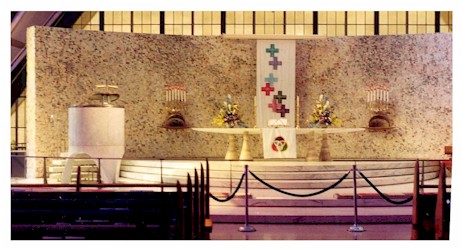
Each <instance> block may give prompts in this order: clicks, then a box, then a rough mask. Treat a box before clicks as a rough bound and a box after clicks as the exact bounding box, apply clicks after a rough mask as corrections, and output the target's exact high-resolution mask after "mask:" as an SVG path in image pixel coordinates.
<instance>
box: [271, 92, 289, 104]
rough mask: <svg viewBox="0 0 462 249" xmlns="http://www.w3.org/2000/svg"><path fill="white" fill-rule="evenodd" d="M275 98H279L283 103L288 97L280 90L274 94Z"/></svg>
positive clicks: (279, 101)
mask: <svg viewBox="0 0 462 249" xmlns="http://www.w3.org/2000/svg"><path fill="white" fill-rule="evenodd" d="M273 99H277V100H278V103H279V104H281V103H282V100H283V99H287V96H286V95H282V91H278V94H277V95H273Z"/></svg>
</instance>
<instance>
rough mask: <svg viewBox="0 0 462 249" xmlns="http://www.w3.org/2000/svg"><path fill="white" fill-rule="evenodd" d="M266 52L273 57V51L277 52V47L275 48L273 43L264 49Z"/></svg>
mask: <svg viewBox="0 0 462 249" xmlns="http://www.w3.org/2000/svg"><path fill="white" fill-rule="evenodd" d="M266 52H267V53H270V56H271V57H274V54H275V53H279V48H275V47H274V44H271V45H270V47H269V48H267V49H266Z"/></svg>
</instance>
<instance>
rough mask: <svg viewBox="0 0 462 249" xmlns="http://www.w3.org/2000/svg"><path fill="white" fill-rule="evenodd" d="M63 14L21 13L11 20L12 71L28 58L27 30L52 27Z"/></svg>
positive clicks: (46, 12)
mask: <svg viewBox="0 0 462 249" xmlns="http://www.w3.org/2000/svg"><path fill="white" fill-rule="evenodd" d="M61 14H62V12H55V11H20V12H13V13H12V19H11V71H13V70H14V68H15V67H16V66H17V65H18V64H19V62H21V60H22V59H24V57H25V56H26V29H27V28H28V27H30V26H52V25H53V24H54V23H55V22H56V21H57V20H58V18H60V16H61Z"/></svg>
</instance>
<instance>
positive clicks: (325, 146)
mask: <svg viewBox="0 0 462 249" xmlns="http://www.w3.org/2000/svg"><path fill="white" fill-rule="evenodd" d="M191 129H192V130H195V131H200V132H209V133H221V134H228V135H230V137H229V145H228V151H227V152H226V156H225V160H241V161H248V160H253V156H252V154H251V152H250V149H249V144H248V143H249V135H259V134H261V133H262V129H261V128H191ZM274 129H277V128H274ZM293 129H295V132H296V134H307V135H308V136H310V137H309V139H308V145H307V148H308V151H307V155H306V160H307V161H330V160H331V157H330V148H329V142H328V134H332V133H348V132H360V131H365V130H366V129H365V128H293ZM315 134H321V135H322V140H321V153H320V155H319V156H318V155H316V144H315V143H314V138H315ZM234 135H242V136H243V139H242V147H241V153H240V155H239V158H238V157H237V151H236V146H235V142H236V139H235V137H234Z"/></svg>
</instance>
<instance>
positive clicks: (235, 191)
mask: <svg viewBox="0 0 462 249" xmlns="http://www.w3.org/2000/svg"><path fill="white" fill-rule="evenodd" d="M244 176H245V173H243V174H242V176H241V180H239V184H237V187H236V189H235V190H234V192H233V193H232V194H231V195H230V196H228V198H226V199H223V200H220V199H218V198H217V197H216V196H214V195H213V194H210V197H212V199H214V200H215V201H218V202H227V201H229V200H231V199H233V197H234V196H235V195H236V193H237V191H238V190H239V188H240V187H241V184H242V181H243V180H244Z"/></svg>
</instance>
